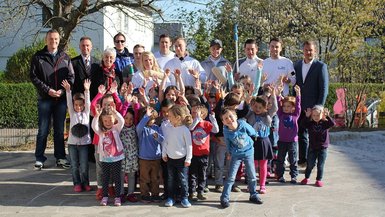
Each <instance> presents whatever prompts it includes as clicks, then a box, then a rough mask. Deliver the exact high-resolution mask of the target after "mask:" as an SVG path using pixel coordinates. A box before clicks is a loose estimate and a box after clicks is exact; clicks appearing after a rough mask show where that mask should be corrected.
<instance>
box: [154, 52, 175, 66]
mask: <svg viewBox="0 0 385 217" xmlns="http://www.w3.org/2000/svg"><path fill="white" fill-rule="evenodd" d="M154 56H155V59H156V61H157V62H158V65H159V68H161V69H163V68H164V66H165V65H166V63H167V62H168V61H170V60H171V59H172V58H174V57H175V53H174V52H172V51H170V53H169V54H168V55H163V54H161V53H160V51H157V52H155V53H154Z"/></svg>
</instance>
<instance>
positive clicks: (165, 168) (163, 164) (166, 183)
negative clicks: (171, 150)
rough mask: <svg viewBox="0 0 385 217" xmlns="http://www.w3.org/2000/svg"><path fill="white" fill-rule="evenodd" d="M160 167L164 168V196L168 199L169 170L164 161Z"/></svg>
mask: <svg viewBox="0 0 385 217" xmlns="http://www.w3.org/2000/svg"><path fill="white" fill-rule="evenodd" d="M160 166H161V168H162V176H163V192H164V196H165V197H166V198H167V197H168V188H167V185H168V169H167V162H164V161H163V160H161V161H160Z"/></svg>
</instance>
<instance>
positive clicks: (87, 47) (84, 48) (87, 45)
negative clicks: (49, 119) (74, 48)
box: [79, 39, 92, 57]
mask: <svg viewBox="0 0 385 217" xmlns="http://www.w3.org/2000/svg"><path fill="white" fill-rule="evenodd" d="M79 49H80V52H81V53H82V55H83V56H85V57H89V56H90V54H91V50H92V42H91V40H89V39H83V40H82V41H81V42H80V44H79Z"/></svg>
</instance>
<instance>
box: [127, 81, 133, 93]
mask: <svg viewBox="0 0 385 217" xmlns="http://www.w3.org/2000/svg"><path fill="white" fill-rule="evenodd" d="M132 92H134V84H133V83H132V82H130V83H129V84H128V86H127V94H131V95H132Z"/></svg>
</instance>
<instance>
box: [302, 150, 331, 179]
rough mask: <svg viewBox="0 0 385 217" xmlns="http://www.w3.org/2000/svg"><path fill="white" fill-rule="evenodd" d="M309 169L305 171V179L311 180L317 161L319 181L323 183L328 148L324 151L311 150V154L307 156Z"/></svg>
mask: <svg viewBox="0 0 385 217" xmlns="http://www.w3.org/2000/svg"><path fill="white" fill-rule="evenodd" d="M307 156H308V158H307V167H306V170H305V178H307V179H308V178H309V177H310V174H311V171H312V170H313V168H314V167H315V164H316V161H317V178H316V179H317V180H318V181H321V180H322V177H323V173H324V165H325V161H326V157H327V148H322V149H313V148H309V152H308V154H307Z"/></svg>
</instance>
